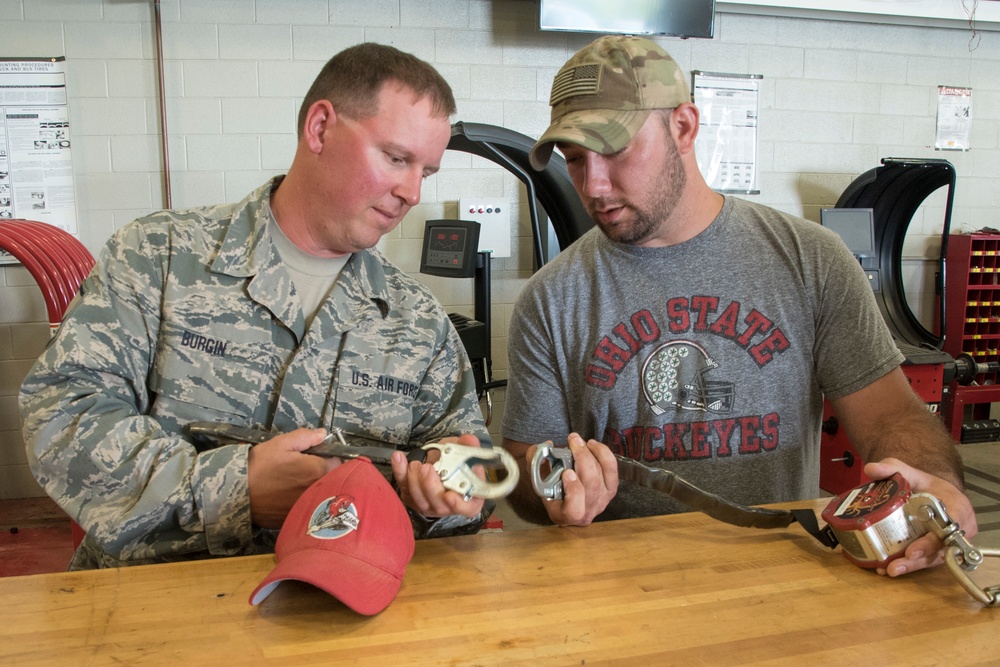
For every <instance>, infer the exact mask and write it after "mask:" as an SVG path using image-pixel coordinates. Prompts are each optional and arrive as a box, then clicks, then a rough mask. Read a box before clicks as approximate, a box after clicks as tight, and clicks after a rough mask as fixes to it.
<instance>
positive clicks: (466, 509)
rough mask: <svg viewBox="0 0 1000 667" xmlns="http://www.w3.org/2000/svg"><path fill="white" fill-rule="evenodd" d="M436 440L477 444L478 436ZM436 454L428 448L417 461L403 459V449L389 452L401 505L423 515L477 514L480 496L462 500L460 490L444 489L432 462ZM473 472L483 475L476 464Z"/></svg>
mask: <svg viewBox="0 0 1000 667" xmlns="http://www.w3.org/2000/svg"><path fill="white" fill-rule="evenodd" d="M438 442H451V443H456V444H459V445H467V446H469V447H479V438H477V437H476V436H474V435H471V434H466V435H460V436H458V437H452V438H441V440H439V441H438ZM438 456H440V452H438V451H436V450H431V451H429V452H428V454H427V457H428V458H427V461H426V462H424V463H419V462H417V461H407V460H406V454H405V453H404V452H393V454H392V461H391V463H392V476H393V478H395V480H396V486H397V488H399V497H400V499H402V501H403V504H404V505H406V506H407V507H409V508H410V509H412V510H413V511H415V512H418V513H420V514H423V515H424V516H434V517H441V516H449V515H452V514H461V515H463V516H468V517H474V516H479V514H480V513H481V512H482V511H483V499H482V498H469V499H468V500H465V499H464V498H463V497H462V495H461V494H460V493H458V492H456V491H449V490H448V489H445V488H444V485H443V484H442V483H441V476H440V475H438V472H437V470H435V469H434V466H433V465H432V464H433V462H434V461H436V460H437V457H438ZM476 474H477V475H479V477H480V478H481V479H485V478H486V475H485V473H484V472H483V470H482V468H481V467H477V469H476Z"/></svg>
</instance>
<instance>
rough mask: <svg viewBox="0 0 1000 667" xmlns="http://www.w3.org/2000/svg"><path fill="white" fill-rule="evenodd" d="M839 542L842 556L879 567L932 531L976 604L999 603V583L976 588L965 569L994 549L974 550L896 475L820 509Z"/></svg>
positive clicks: (934, 503) (932, 503)
mask: <svg viewBox="0 0 1000 667" xmlns="http://www.w3.org/2000/svg"><path fill="white" fill-rule="evenodd" d="M822 517H823V520H824V521H826V523H827V525H828V526H829V527H830V529H831V530H832V531H833V533H834V535H835V536H836V537H837V539H838V540H839V541H840V546H841V548H842V549H843V552H844V557H845V558H847V559H848V560H849V561H851V562H852V563H854V564H855V565H857V566H858V567H862V568H866V569H875V568H882V567H885V566H886V565H888V564H889V563H891V562H892V561H894V560H896V559H897V558H900V557H902V556H903V554H904V553H905V551H906V547H908V546H909V545H910V544H911V543H912V542H913V541H914V540H916V539H917V538H919V537H921V536H923V535H925V534H927V533H928V532H933V533H934V534H935V535H937V536H938V537H939V538H940V539H941V541H942V542H944V545H945V563H946V564H947V566H948V569H949V570H950V571H951V573H952V575H954V577H955V578H956V579H957V580H958V583H960V584H961V585H962V587H963V588H965V590H966V591H967V592H968V593H969V595H971V596H972V597H973V598H975V599H976V600H977V601H979V602H980V603H982V604H984V605H986V606H988V607H997V606H1000V586H991V587H988V588H985V589H983V588H980V587H979V586H978V585H977V584H976V583H975V582H974V581H972V579H971V578H970V577H969V575H968V572H969V571H972V570H975V569H976V568H977V567H979V566H980V565H981V564H982V562H983V558H984V557H986V556H1000V549H977V548H975V547H973V546H972V545H971V544H970V543H969V541H968V540H966V539H965V533H963V532H962V530H961V529H960V528H959V526H958V524H957V523H955V522H954V521H952V520H951V519H950V518H949V517H948V513H947V512H946V511H945V508H944V505H942V504H941V502H940V501H939V500H938V499H937V498H935V497H934V496H932V495H930V494H927V493H911V492H910V485H909V484H908V483H907V481H906V480H905V479H904V478H903V476H902V475H900V474H899V473H896V474H895V475H893V476H892V477H889V478H886V479H880V480H876V481H874V482H869V483H867V484H863V485H862V486H859V487H856V488H854V489H851V490H850V491H845V492H844V493H842V494H840V495H839V496H837V497H835V498H834V499H833V500H831V501H830V503H829V504H828V505H827V506H826V509H824V510H823V513H822Z"/></svg>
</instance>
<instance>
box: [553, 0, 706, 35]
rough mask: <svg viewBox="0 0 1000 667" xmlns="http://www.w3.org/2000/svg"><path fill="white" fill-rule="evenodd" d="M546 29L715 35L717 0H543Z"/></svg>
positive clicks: (635, 33) (639, 33) (641, 33)
mask: <svg viewBox="0 0 1000 667" xmlns="http://www.w3.org/2000/svg"><path fill="white" fill-rule="evenodd" d="M539 27H540V28H541V29H542V30H572V31H579V32H600V33H618V34H627V35H671V36H674V37H705V38H707V37H712V35H713V33H714V27H715V0H614V1H613V2H612V1H611V0H541V10H540V20H539Z"/></svg>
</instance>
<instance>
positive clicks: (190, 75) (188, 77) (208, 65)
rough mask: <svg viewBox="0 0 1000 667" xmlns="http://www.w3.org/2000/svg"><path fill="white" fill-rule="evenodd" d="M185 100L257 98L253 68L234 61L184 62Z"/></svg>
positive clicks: (255, 70) (248, 63)
mask: <svg viewBox="0 0 1000 667" xmlns="http://www.w3.org/2000/svg"><path fill="white" fill-rule="evenodd" d="M184 95H185V97H210V98H213V99H225V98H227V97H256V96H257V65H256V63H253V62H249V61H238V60H191V61H185V62H184Z"/></svg>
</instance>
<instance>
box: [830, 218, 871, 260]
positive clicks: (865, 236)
mask: <svg viewBox="0 0 1000 667" xmlns="http://www.w3.org/2000/svg"><path fill="white" fill-rule="evenodd" d="M820 224H821V225H823V226H824V227H826V228H828V229H830V230H832V231H834V232H836V233H837V234H838V235H839V236H840V238H842V239H843V240H844V243H845V244H846V245H847V247H848V248H849V249H850V251H851V252H852V253H854V254H855V255H872V254H873V253H874V252H875V231H874V227H875V225H874V217H873V215H872V209H870V208H824V209H822V210H821V211H820Z"/></svg>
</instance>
